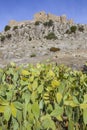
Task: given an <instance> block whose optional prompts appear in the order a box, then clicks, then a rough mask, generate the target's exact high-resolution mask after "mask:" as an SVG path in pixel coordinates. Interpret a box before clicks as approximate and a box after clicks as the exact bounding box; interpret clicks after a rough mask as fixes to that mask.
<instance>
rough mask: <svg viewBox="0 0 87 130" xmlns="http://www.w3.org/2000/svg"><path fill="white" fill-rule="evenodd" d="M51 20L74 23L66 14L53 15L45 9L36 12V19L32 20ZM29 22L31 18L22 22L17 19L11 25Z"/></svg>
mask: <svg viewBox="0 0 87 130" xmlns="http://www.w3.org/2000/svg"><path fill="white" fill-rule="evenodd" d="M49 20H53V21H55V22H59V23H62V24H66V23H68V24H73V23H74V22H73V20H72V19H69V20H67V17H66V15H62V16H56V15H53V14H50V13H48V14H46V13H45V12H44V11H42V12H39V13H36V14H35V15H34V19H33V20H32V21H31V22H36V21H41V22H46V21H49ZM29 22H30V20H28V21H22V22H17V21H16V20H11V21H10V22H9V25H10V26H17V25H21V24H26V23H29Z"/></svg>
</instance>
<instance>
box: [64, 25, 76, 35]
mask: <svg viewBox="0 0 87 130" xmlns="http://www.w3.org/2000/svg"><path fill="white" fill-rule="evenodd" d="M76 30H77V26H71V27H70V29H67V30H66V33H67V34H72V33H76Z"/></svg>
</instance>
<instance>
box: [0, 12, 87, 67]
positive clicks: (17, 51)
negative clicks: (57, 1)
mask: <svg viewBox="0 0 87 130" xmlns="http://www.w3.org/2000/svg"><path fill="white" fill-rule="evenodd" d="M48 59H49V62H54V61H55V62H57V63H59V64H61V63H64V64H67V65H70V66H73V68H74V67H75V68H76V67H81V66H82V64H84V63H85V62H86V60H87V25H82V24H75V23H74V22H73V20H72V19H69V20H68V19H67V18H66V16H65V15H63V16H55V15H52V14H46V13H45V12H40V13H37V14H35V15H34V19H33V20H31V21H30V20H28V21H22V22H17V21H15V20H11V21H10V22H9V23H8V25H6V26H5V28H4V31H3V32H1V33H0V66H1V67H3V66H5V65H7V64H8V63H9V62H11V61H14V62H16V63H17V64H21V63H23V64H26V63H37V62H47V61H48Z"/></svg>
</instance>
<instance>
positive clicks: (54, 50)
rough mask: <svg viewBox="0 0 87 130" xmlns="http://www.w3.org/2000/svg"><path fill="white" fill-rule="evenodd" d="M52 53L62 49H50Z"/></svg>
mask: <svg viewBox="0 0 87 130" xmlns="http://www.w3.org/2000/svg"><path fill="white" fill-rule="evenodd" d="M50 51H52V52H56V51H60V48H56V47H51V48H50Z"/></svg>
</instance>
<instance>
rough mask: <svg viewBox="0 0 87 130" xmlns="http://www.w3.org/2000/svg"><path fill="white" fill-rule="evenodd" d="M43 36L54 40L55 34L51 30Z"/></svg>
mask: <svg viewBox="0 0 87 130" xmlns="http://www.w3.org/2000/svg"><path fill="white" fill-rule="evenodd" d="M44 38H46V39H47V40H51V39H54V40H56V39H57V36H56V35H55V33H53V32H51V33H49V34H48V35H47V36H45V37H44Z"/></svg>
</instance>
